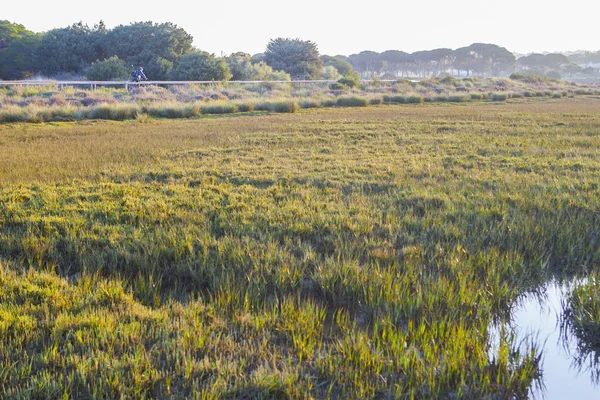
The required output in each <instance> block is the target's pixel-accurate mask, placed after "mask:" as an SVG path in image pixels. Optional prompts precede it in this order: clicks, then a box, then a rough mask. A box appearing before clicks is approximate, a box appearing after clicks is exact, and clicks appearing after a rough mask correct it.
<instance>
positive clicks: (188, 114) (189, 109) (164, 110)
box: [142, 102, 201, 119]
mask: <svg viewBox="0 0 600 400" xmlns="http://www.w3.org/2000/svg"><path fill="white" fill-rule="evenodd" d="M142 111H143V112H144V113H147V114H148V115H150V116H152V117H156V118H166V119H178V118H192V117H197V116H198V115H200V112H201V106H200V104H199V103H179V102H167V103H156V104H150V105H146V106H144V107H142Z"/></svg>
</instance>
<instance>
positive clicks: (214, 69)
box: [170, 51, 231, 81]
mask: <svg viewBox="0 0 600 400" xmlns="http://www.w3.org/2000/svg"><path fill="white" fill-rule="evenodd" d="M170 76H171V79H173V80H176V81H228V80H229V79H231V72H229V68H228V67H227V64H226V63H225V61H224V60H223V59H217V58H215V56H214V55H212V54H209V53H207V52H205V51H194V52H191V53H188V54H186V55H184V56H182V57H181V58H180V59H179V62H178V63H177V64H176V65H175V67H174V68H173V69H172V70H171V73H170Z"/></svg>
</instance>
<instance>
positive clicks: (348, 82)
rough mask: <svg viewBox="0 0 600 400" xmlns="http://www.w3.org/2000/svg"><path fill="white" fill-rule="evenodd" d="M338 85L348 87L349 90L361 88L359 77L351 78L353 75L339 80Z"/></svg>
mask: <svg viewBox="0 0 600 400" xmlns="http://www.w3.org/2000/svg"><path fill="white" fill-rule="evenodd" d="M337 83H339V84H341V85H344V86H346V87H349V88H357V87H359V86H360V84H359V81H358V77H357V76H351V75H346V76H344V77H343V78H341V79H339V80H338V81H337Z"/></svg>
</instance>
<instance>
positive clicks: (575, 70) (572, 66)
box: [562, 63, 583, 78]
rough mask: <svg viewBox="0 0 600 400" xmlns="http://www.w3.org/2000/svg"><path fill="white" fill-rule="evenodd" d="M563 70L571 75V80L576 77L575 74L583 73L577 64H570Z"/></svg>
mask: <svg viewBox="0 0 600 400" xmlns="http://www.w3.org/2000/svg"><path fill="white" fill-rule="evenodd" d="M562 70H563V71H564V72H566V73H567V74H569V76H570V77H571V78H573V77H574V76H575V74H578V73H580V72H581V71H583V68H581V67H580V66H579V65H577V64H575V63H568V64H566V65H564V66H563V68H562Z"/></svg>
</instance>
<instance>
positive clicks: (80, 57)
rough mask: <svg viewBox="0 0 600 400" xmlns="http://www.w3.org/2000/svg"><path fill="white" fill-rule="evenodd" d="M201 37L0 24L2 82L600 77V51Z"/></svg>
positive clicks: (152, 30) (163, 29)
mask: <svg viewBox="0 0 600 400" xmlns="http://www.w3.org/2000/svg"><path fill="white" fill-rule="evenodd" d="M192 42H193V38H192V36H191V35H190V34H189V33H187V32H186V31H185V30H184V29H183V28H180V27H178V26H177V25H175V24H172V23H168V22H167V23H160V24H158V23H153V22H151V21H147V22H135V23H132V24H130V25H119V26H117V27H115V28H113V29H107V27H106V26H105V24H104V23H103V22H102V21H100V22H99V23H98V24H95V25H94V26H92V27H90V26H88V25H86V24H83V23H82V22H79V23H76V24H73V25H71V26H69V27H66V28H57V29H52V30H50V31H48V32H44V33H35V32H32V31H30V30H28V29H26V28H25V26H23V25H20V24H15V23H12V22H10V21H0V79H5V80H8V79H25V78H30V77H32V76H36V75H41V76H47V77H58V78H60V77H81V76H84V77H86V78H88V79H90V80H111V79H127V77H128V76H129V73H130V72H131V70H132V67H137V66H143V67H144V71H145V73H146V75H147V76H148V77H150V79H152V80H209V81H210V80H215V81H217V80H218V81H222V80H290V79H294V80H298V79H335V80H337V79H339V78H341V77H344V76H353V77H357V76H358V75H360V76H362V77H377V78H389V79H396V78H398V77H402V76H422V77H425V76H435V75H445V74H453V75H463V76H506V75H509V74H511V73H512V72H515V71H528V72H531V73H535V74H539V75H548V76H551V77H555V78H556V77H561V76H565V75H569V76H571V77H573V76H574V75H576V74H581V73H583V74H597V72H598V70H597V69H595V68H593V67H587V68H582V67H580V66H579V65H578V64H581V63H584V62H586V60H591V61H589V62H594V61H595V60H600V52H598V53H588V54H585V55H581V54H580V55H577V58H575V56H572V57H574V58H572V59H570V58H569V57H567V56H565V55H562V54H547V55H544V54H531V55H528V56H525V57H521V58H519V59H517V58H516V57H515V55H514V54H512V53H511V52H510V51H508V50H507V49H505V48H503V47H500V46H497V45H494V44H485V43H474V44H472V45H470V46H467V47H462V48H459V49H455V50H453V49H447V48H442V49H434V50H426V51H417V52H414V53H406V52H403V51H399V50H388V51H384V52H382V53H378V52H374V51H362V52H360V53H358V54H352V55H350V56H344V55H336V56H329V55H321V54H319V51H318V49H317V45H316V44H315V43H314V42H311V41H307V40H300V39H286V38H277V39H273V40H271V41H269V43H268V44H267V46H266V49H265V52H264V53H260V54H255V55H250V54H248V53H243V52H238V53H233V54H231V55H228V56H226V57H215V56H214V55H213V54H209V53H207V52H203V51H201V50H199V49H196V48H194V47H193V45H192Z"/></svg>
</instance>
